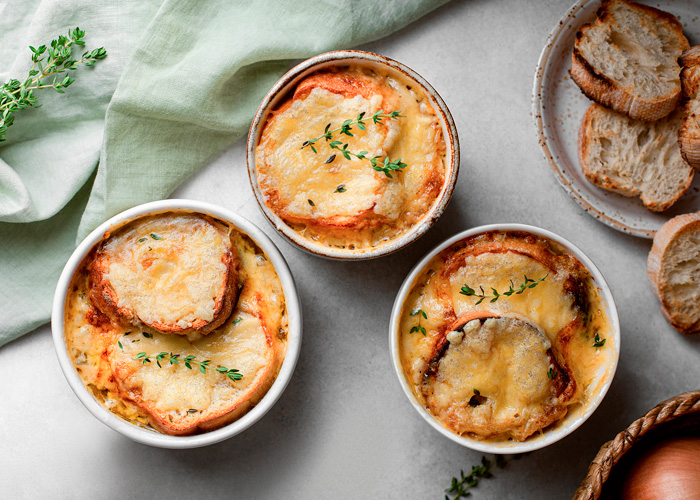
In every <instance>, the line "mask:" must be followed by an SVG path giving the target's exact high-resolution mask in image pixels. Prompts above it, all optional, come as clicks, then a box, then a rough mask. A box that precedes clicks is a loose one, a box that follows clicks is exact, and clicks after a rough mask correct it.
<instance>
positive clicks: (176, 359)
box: [134, 352, 243, 382]
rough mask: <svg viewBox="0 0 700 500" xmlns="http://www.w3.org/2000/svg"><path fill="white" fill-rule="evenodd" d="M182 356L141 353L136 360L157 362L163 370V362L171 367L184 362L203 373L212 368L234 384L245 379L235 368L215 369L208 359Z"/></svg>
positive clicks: (163, 353)
mask: <svg viewBox="0 0 700 500" xmlns="http://www.w3.org/2000/svg"><path fill="white" fill-rule="evenodd" d="M181 356H182V354H173V353H172V352H171V353H167V352H161V353H158V354H150V355H149V354H148V353H145V352H140V353H138V354H137V355H136V357H135V358H134V360H136V361H141V362H142V363H143V364H146V363H150V362H151V361H153V360H155V362H156V364H157V365H158V367H159V368H162V367H163V365H161V362H163V363H166V362H167V363H168V364H171V365H179V364H180V361H182V364H184V365H185V367H186V368H188V369H190V370H192V365H194V366H198V367H199V371H200V372H201V373H207V368H210V369H212V370H214V371H216V372H218V373H221V374H222V375H226V376H227V377H228V378H229V379H231V380H233V381H234V382H235V381H237V380H241V379H242V378H243V374H242V373H240V372H239V371H238V370H236V369H235V368H231V369H229V368H226V367H225V366H217V367H216V368H214V367H213V366H210V363H211V360H209V359H207V360H205V361H198V360H197V359H196V357H195V356H192V355H189V356H185V357H181Z"/></svg>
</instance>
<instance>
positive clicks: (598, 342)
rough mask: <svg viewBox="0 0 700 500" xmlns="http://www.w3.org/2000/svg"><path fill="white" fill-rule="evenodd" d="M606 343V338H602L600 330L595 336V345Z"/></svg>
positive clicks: (601, 345) (599, 345) (600, 345)
mask: <svg viewBox="0 0 700 500" xmlns="http://www.w3.org/2000/svg"><path fill="white" fill-rule="evenodd" d="M604 345H605V339H601V338H600V335H599V334H598V332H596V334H595V336H594V337H593V347H603V346H604Z"/></svg>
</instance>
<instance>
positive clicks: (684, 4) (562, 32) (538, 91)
mask: <svg viewBox="0 0 700 500" xmlns="http://www.w3.org/2000/svg"><path fill="white" fill-rule="evenodd" d="M649 5H651V6H653V7H656V8H659V9H662V10H665V11H667V12H670V13H671V14H673V15H675V16H676V17H677V18H678V20H679V21H680V22H681V23H682V24H683V29H684V32H685V36H686V37H687V38H688V41H689V42H690V45H691V46H692V45H695V44H697V43H700V23H698V20H699V19H700V3H698V2H697V0H677V1H673V0H662V1H659V2H654V3H653V4H652V3H649ZM599 6H600V1H599V0H595V1H579V2H577V3H576V4H575V5H574V6H573V7H571V9H569V11H568V12H567V13H566V14H564V17H562V18H561V20H560V21H559V22H558V23H557V25H556V26H555V27H554V29H553V30H552V32H551V34H550V35H549V38H548V39H547V43H546V45H545V46H544V50H543V51H542V54H541V56H540V61H539V64H538V66H537V73H536V74H535V84H534V88H533V105H532V108H533V116H534V120H535V126H536V127H537V134H538V136H539V141H540V145H541V146H542V150H543V152H544V155H545V158H546V159H547V161H548V162H549V165H550V167H551V168H552V171H553V172H554V175H555V176H556V178H557V180H558V181H559V183H560V184H561V185H562V187H563V188H564V190H566V192H567V193H569V195H570V196H571V197H572V198H573V199H574V200H575V201H576V202H577V203H578V204H579V205H581V207H583V209H584V210H585V211H586V212H588V213H589V214H590V215H592V216H593V217H595V218H596V219H598V220H599V221H601V222H603V223H605V224H607V225H608V226H611V227H613V228H615V229H617V230H619V231H623V232H625V233H628V234H632V235H634V236H641V237H643V238H653V237H654V234H655V233H656V231H657V230H658V229H659V228H660V227H661V225H662V224H663V223H664V222H666V221H667V220H668V219H670V218H671V217H674V216H676V215H679V214H684V213H688V212H697V211H698V210H700V196H698V193H700V175H696V176H695V179H694V180H693V183H692V185H691V186H690V189H689V190H688V192H687V193H686V194H685V195H683V197H682V198H681V199H680V200H679V201H678V202H676V204H675V205H674V206H673V207H671V208H670V209H669V210H666V211H665V212H662V213H654V212H650V211H649V210H647V209H646V208H644V206H643V205H642V203H641V202H640V201H639V199H638V198H626V197H624V196H621V195H618V194H615V193H611V192H608V191H605V190H603V189H601V188H599V187H597V186H595V185H593V184H591V183H590V182H589V181H588V180H586V178H585V176H584V175H583V172H582V171H581V167H580V166H579V161H578V130H579V125H580V124H581V119H582V118H583V114H584V112H585V111H586V109H588V106H590V105H591V101H590V100H589V99H588V98H587V97H586V96H584V95H583V94H582V93H581V91H580V90H579V88H578V87H577V86H576V84H575V83H574V82H573V81H572V80H571V77H570V76H569V69H570V68H571V52H572V50H573V47H574V37H575V36H576V31H578V29H579V28H580V27H581V26H582V25H583V24H585V23H589V22H592V21H593V20H594V19H595V13H596V10H597V9H598V7H599Z"/></svg>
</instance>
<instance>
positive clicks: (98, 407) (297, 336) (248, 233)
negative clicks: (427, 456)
mask: <svg viewBox="0 0 700 500" xmlns="http://www.w3.org/2000/svg"><path fill="white" fill-rule="evenodd" d="M168 212H182V213H193V214H203V215H205V216H208V217H211V218H213V219H217V220H220V221H222V222H223V223H225V224H227V225H229V227H231V228H232V229H234V230H235V231H238V232H239V233H240V234H242V235H243V236H244V237H247V238H249V239H250V240H252V242H253V243H254V244H255V246H257V248H258V249H259V250H261V251H262V252H263V253H264V255H265V257H266V259H267V261H268V262H269V264H268V266H269V265H270V264H271V266H272V268H273V269H274V272H275V273H276V274H277V276H278V277H279V282H280V284H281V288H282V292H283V294H284V305H285V308H286V317H287V321H288V323H287V330H286V349H285V351H284V358H283V360H282V362H281V365H279V371H278V372H277V376H276V377H275V378H274V382H272V384H271V386H270V387H269V389H267V391H266V392H265V393H264V395H263V396H262V397H261V399H260V400H259V401H258V402H257V403H256V404H255V405H254V406H253V407H252V408H250V409H249V410H248V411H247V412H245V413H244V414H242V415H241V416H238V417H237V418H236V419H235V420H233V421H232V422H230V423H228V424H226V425H224V426H222V427H220V428H217V429H215V430H211V431H207V432H204V433H200V434H192V435H185V436H177V435H168V434H163V433H160V432H157V431H156V430H153V429H151V428H150V427H146V426H141V425H137V424H135V423H132V422H130V421H128V420H126V419H124V418H122V417H121V416H118V415H117V414H115V413H113V412H111V411H110V410H108V409H107V408H106V407H105V406H103V405H102V404H100V402H98V401H97V400H96V398H95V396H93V394H92V393H91V392H90V391H89V390H88V389H87V387H86V385H85V383H84V382H83V380H82V379H81V377H80V375H79V374H78V373H77V371H76V368H75V366H74V363H73V361H72V358H71V355H70V354H69V352H68V344H67V341H66V326H65V318H66V305H67V299H68V297H69V294H70V288H71V283H72V282H73V278H74V275H75V274H76V272H77V271H78V270H80V269H81V267H82V266H83V263H84V261H85V259H86V258H87V257H88V256H89V255H90V254H91V252H93V250H94V249H95V248H96V247H97V246H98V245H100V243H101V242H102V241H103V240H104V238H105V233H108V232H110V233H111V232H112V230H114V229H117V228H119V227H124V226H125V225H126V224H129V223H130V222H132V221H135V220H137V219H141V218H143V217H145V216H152V215H159V214H165V213H168ZM301 322H302V317H301V309H300V304H299V299H298V296H297V292H296V286H295V284H294V279H293V277H292V274H291V272H290V270H289V267H288V266H287V263H286V262H285V260H284V257H283V256H282V254H281V253H280V252H279V250H277V248H276V246H275V245H274V243H272V241H271V240H270V239H269V238H268V237H267V236H266V235H265V234H264V233H263V232H262V231H261V230H260V229H259V228H257V227H256V226H255V225H254V224H252V223H251V222H249V221H248V220H246V219H244V218H243V217H241V216H239V215H237V214H235V213H233V212H231V211H229V210H227V209H224V208H221V207H218V206H216V205H212V204H209V203H204V202H198V201H193V200H162V201H156V202H152V203H146V204H144V205H139V206H137V207H134V208H132V209H129V210H126V211H125V212H122V213H121V214H118V215H116V216H114V217H112V218H111V219H109V220H108V221H106V222H105V223H103V224H102V225H100V226H99V227H98V228H97V229H95V230H94V231H93V232H92V233H90V235H88V236H87V237H86V238H85V240H83V241H82V242H81V243H80V245H78V247H77V248H76V250H75V251H74V252H73V254H72V255H71V257H70V258H69V259H68V262H67V263H66V265H65V267H64V269H63V271H62V273H61V276H60V277H59V281H58V285H57V287H56V293H55V295H54V301H53V307H52V315H51V329H52V335H53V341H54V346H55V348H56V354H57V357H58V361H59V365H60V367H61V370H62V371H63V374H64V376H65V377H66V380H67V381H68V384H69V385H70V387H71V389H72V390H73V392H74V393H75V394H76V396H77V397H78V399H79V400H80V401H81V403H83V405H84V406H85V407H86V408H87V410H88V411H89V412H90V413H91V414H92V415H93V416H94V417H95V418H96V419H97V420H99V421H100V422H102V423H103V424H105V425H107V426H108V427H110V428H111V429H113V430H115V431H116V432H118V433H120V434H122V435H124V436H126V437H128V438H130V439H132V440H134V441H136V442H138V443H141V444H147V445H150V446H156V447H161V448H172V449H186V448H196V447H201V446H207V445H210V444H214V443H217V442H220V441H223V440H225V439H228V438H230V437H232V436H235V435H236V434H238V433H240V432H243V431H244V430H246V429H247V428H248V427H250V426H251V425H253V424H254V423H255V422H257V421H258V420H259V419H260V418H262V416H263V415H264V414H265V413H267V411H269V410H270V408H271V407H272V406H273V405H274V404H275V402H276V401H277V400H278V399H279V397H280V395H281V394H282V392H283V391H284V389H285V388H286V386H287V384H288V383H289V381H290V379H291V377H292V373H293V371H294V367H295V365H296V361H297V359H298V356H299V350H300V346H301ZM205 338H206V337H205ZM143 340H144V341H147V340H149V339H148V338H146V339H143ZM124 352H126V351H124ZM154 354H155V353H154ZM196 368H197V366H195V369H196ZM229 368H235V367H229Z"/></svg>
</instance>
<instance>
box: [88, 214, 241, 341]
mask: <svg viewBox="0 0 700 500" xmlns="http://www.w3.org/2000/svg"><path fill="white" fill-rule="evenodd" d="M200 218H201V219H203V220H205V221H206V222H207V223H209V224H213V225H214V224H215V222H214V221H213V220H212V219H209V218H207V217H205V216H200ZM214 227H215V226H214ZM108 236H109V235H108V234H105V242H103V243H102V245H100V247H99V249H98V250H97V252H96V255H95V258H94V260H92V262H91V264H90V266H89V271H90V300H91V301H92V302H93V304H95V305H96V306H97V307H98V308H99V309H100V310H101V311H102V312H104V313H105V314H106V315H107V316H109V317H110V318H112V319H113V320H114V321H116V322H118V323H121V324H124V325H129V324H131V325H136V326H145V327H148V328H151V329H153V330H155V331H157V332H160V333H174V334H179V335H191V334H202V335H206V334H207V333H209V332H211V331H213V330H215V329H216V328H218V327H219V326H221V325H222V324H223V323H224V322H225V321H226V319H227V318H228V317H229V316H230V315H231V312H232V311H233V307H234V306H235V304H236V300H237V298H238V292H239V283H238V276H239V268H240V262H239V261H238V257H237V255H236V254H235V252H233V251H232V246H231V244H230V241H229V244H228V249H227V251H226V252H224V253H223V254H222V255H221V262H222V264H223V265H224V266H225V267H226V273H225V274H224V275H223V279H222V280H221V282H220V283H219V284H218V290H217V294H216V297H215V298H214V308H213V310H214V311H213V312H214V314H213V319H211V320H206V319H202V318H199V319H196V320H194V321H192V322H191V323H192V324H191V326H182V325H181V324H177V323H168V322H164V321H159V320H154V321H147V320H144V319H143V318H141V317H139V315H138V313H137V312H136V311H134V310H133V309H132V308H130V307H120V306H119V303H120V297H119V294H118V293H117V291H116V290H115V288H114V286H113V285H112V283H111V282H110V278H109V274H110V267H111V266H112V264H113V263H115V262H117V260H118V259H117V258H116V257H115V255H113V254H112V253H110V252H107V251H104V247H105V243H106V241H107V237H108Z"/></svg>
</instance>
